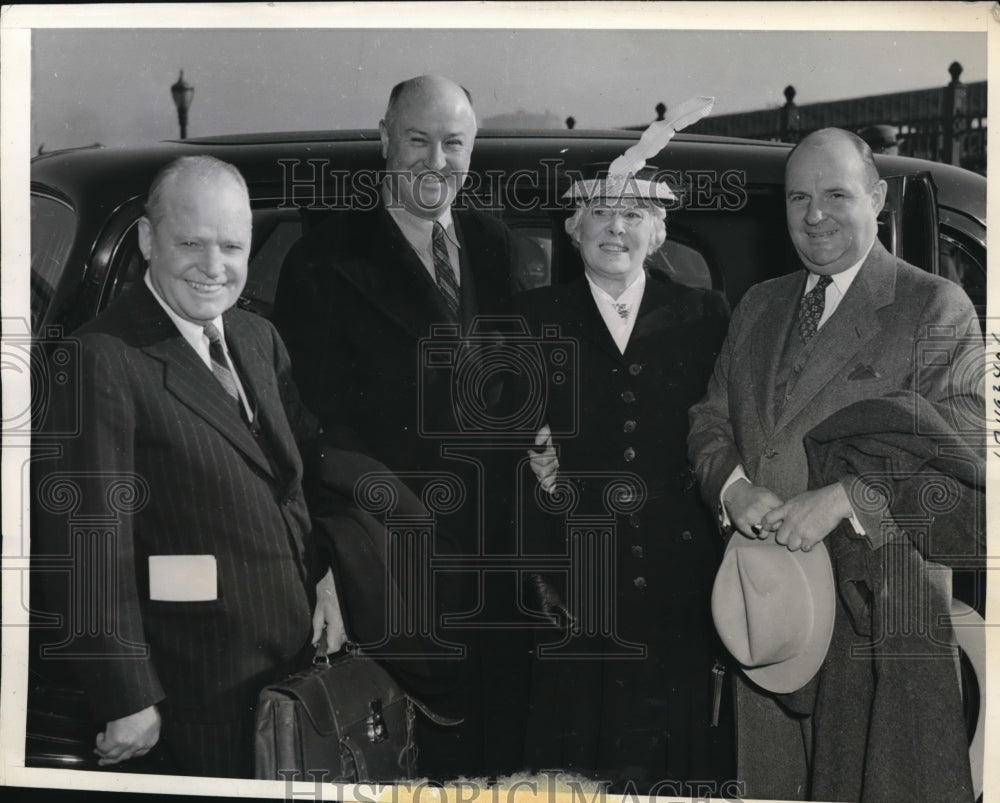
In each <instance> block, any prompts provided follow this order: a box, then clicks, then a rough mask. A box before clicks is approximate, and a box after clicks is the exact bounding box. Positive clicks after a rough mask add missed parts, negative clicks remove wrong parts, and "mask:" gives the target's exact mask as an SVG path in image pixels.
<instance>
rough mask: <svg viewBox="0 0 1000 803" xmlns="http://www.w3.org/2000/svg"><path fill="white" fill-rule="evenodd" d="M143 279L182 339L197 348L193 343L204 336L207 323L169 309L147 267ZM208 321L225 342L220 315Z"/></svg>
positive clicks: (224, 332)
mask: <svg viewBox="0 0 1000 803" xmlns="http://www.w3.org/2000/svg"><path fill="white" fill-rule="evenodd" d="M143 281H144V282H145V283H146V287H148V288H149V291H150V292H151V293H152V294H153V298H155V299H156V301H157V303H158V304H159V305H160V306H161V307H163V311H164V312H165V313H167V316H168V317H169V318H170V320H171V321H173V322H174V326H176V327H177V331H179V332H180V333H181V335H183V336H184V339H185V340H186V341H187V342H188V343H190V344H191V345H192V346H194V347H195V349H196V350H197V348H198V347H197V346H196V345H195V343H196V342H198V341H200V340H201V338H203V337H204V336H205V327H206V326H207V325H208V324H197V323H192V322H191V321H189V320H187V319H186V318H182V317H181V316H180V315H178V314H177V313H176V312H174V311H173V310H172V309H170V305H169V304H167V302H166V301H164V300H163V297H162V296H161V295H160V294H159V292H157V290H156V288H155V287H154V286H153V280H152V279H151V278H150V276H149V270H148V269H147V270H146V275H145V276H143ZM210 323H214V324H215V328H216V329H218V330H219V334H220V335H222V342H223V343H225V342H226V331H225V329H224V328H223V326H222V316H221V315H219V316H218V317H216V318H215V320H213V321H210Z"/></svg>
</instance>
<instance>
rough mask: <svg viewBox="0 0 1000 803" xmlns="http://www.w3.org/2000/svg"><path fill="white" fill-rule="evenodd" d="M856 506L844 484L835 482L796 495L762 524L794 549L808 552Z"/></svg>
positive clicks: (773, 511)
mask: <svg viewBox="0 0 1000 803" xmlns="http://www.w3.org/2000/svg"><path fill="white" fill-rule="evenodd" d="M853 515H854V509H853V508H852V507H851V502H850V500H849V499H848V498H847V493H845V491H844V488H843V486H842V485H841V484H840V483H839V482H834V483H832V484H831V485H827V486H825V487H823V488H820V489H819V490H818V491H806V492H805V493H801V494H799V495H798V496H793V497H792V498H791V499H789V500H788V501H787V502H785V504H783V505H781V507H777V508H775V509H774V510H772V511H771V512H770V513H768V514H767V515H766V516H765V517H764V522H763V527H764V529H765V530H767V531H773V532H774V540H775V541H777V542H778V543H779V544H784V545H785V546H787V547H788V548H789V549H790V550H792V551H793V552H794V551H795V550H796V549H801V550H802V551H803V552H808V551H809V550H810V549H812V548H813V547H814V546H816V544H818V543H819V542H820V541H822V540H823V539H824V538H826V537H827V536H828V535H829V534H830V533H831V532H833V530H834V528H836V526H837V525H838V524H840V522H841V521H843V520H844V519H849V518H850V517H851V516H853Z"/></svg>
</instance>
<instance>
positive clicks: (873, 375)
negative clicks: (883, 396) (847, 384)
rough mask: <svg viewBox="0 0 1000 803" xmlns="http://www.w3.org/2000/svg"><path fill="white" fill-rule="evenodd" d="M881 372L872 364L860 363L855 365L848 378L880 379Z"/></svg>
mask: <svg viewBox="0 0 1000 803" xmlns="http://www.w3.org/2000/svg"><path fill="white" fill-rule="evenodd" d="M880 376H881V374H880V373H879V372H878V371H876V370H875V369H874V368H872V367H871V366H870V365H863V364H860V363H859V364H858V365H855V366H854V370H853V371H851V373H850V374H849V375H848V377H847V378H848V379H878V378H879V377H880Z"/></svg>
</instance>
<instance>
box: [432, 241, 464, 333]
mask: <svg viewBox="0 0 1000 803" xmlns="http://www.w3.org/2000/svg"><path fill="white" fill-rule="evenodd" d="M431 245H432V246H433V251H434V278H435V280H436V281H437V286H438V289H439V290H440V291H441V295H443V296H444V300H445V302H446V303H447V304H448V310H449V311H450V312H451V316H452V318H456V319H457V318H458V305H459V300H458V299H459V295H458V280H457V279H456V278H455V271H454V270H452V267H451V260H450V259H449V258H448V243H447V241H446V239H445V233H444V227H443V226H442V225H441V224H440V223H435V224H434V232H433V234H432V235H431Z"/></svg>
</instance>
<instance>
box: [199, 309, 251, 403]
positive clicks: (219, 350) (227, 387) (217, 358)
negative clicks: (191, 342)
mask: <svg viewBox="0 0 1000 803" xmlns="http://www.w3.org/2000/svg"><path fill="white" fill-rule="evenodd" d="M205 337H207V338H208V356H209V357H211V359H212V373H213V374H215V378H216V379H218V380H219V384H220V385H222V389H223V390H224V391H226V393H227V394H229V396H230V397H231V398H232V399H233V401H235V402H236V404H237V406H238V407H240V408H242V405H240V392H239V390H238V389H237V387H236V377H234V376H233V372H232V371H231V370H230V368H229V361H228V360H226V350H225V348H224V347H223V345H222V333H221V332H219V330H218V329H216V328H215V324H214V323H210V324H208V325H207V326H206V327H205Z"/></svg>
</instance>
